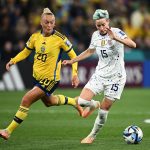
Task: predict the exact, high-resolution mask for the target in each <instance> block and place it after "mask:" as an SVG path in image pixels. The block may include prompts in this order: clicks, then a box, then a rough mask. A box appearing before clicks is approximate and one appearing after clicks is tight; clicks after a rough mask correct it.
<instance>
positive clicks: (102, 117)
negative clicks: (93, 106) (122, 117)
mask: <svg viewBox="0 0 150 150" xmlns="http://www.w3.org/2000/svg"><path fill="white" fill-rule="evenodd" d="M108 112H109V111H106V110H102V109H100V110H99V112H98V115H97V117H96V120H95V123H94V126H93V129H92V131H91V133H90V134H89V136H92V137H94V138H96V135H97V134H98V132H99V130H101V128H102V127H103V125H104V124H105V122H106V120H107V115H108Z"/></svg>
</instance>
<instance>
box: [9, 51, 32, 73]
mask: <svg viewBox="0 0 150 150" xmlns="http://www.w3.org/2000/svg"><path fill="white" fill-rule="evenodd" d="M31 52H32V51H31V50H28V49H27V48H24V50H23V51H21V52H20V53H19V54H17V56H15V57H14V58H12V59H11V60H10V61H9V62H8V63H7V64H6V69H7V70H8V71H9V70H10V67H11V66H12V65H14V64H16V63H17V62H19V61H21V60H24V59H25V58H27V57H28V56H29V55H30V53H31Z"/></svg>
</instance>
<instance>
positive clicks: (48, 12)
mask: <svg viewBox="0 0 150 150" xmlns="http://www.w3.org/2000/svg"><path fill="white" fill-rule="evenodd" d="M44 14H50V15H54V14H53V13H52V12H51V10H50V9H49V8H44V9H43V13H42V16H43V15H44Z"/></svg>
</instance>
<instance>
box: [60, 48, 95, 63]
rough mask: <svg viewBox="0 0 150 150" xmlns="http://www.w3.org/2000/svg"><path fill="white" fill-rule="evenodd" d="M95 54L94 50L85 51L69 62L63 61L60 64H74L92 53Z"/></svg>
mask: <svg viewBox="0 0 150 150" xmlns="http://www.w3.org/2000/svg"><path fill="white" fill-rule="evenodd" d="M94 52H95V49H87V50H85V51H84V52H82V53H81V54H80V55H78V56H77V57H75V58H73V59H71V60H64V61H63V62H62V64H63V65H67V64H68V65H71V64H73V63H75V62H79V61H81V60H84V59H86V58H88V57H90V56H91V55H92V54H93V53H94Z"/></svg>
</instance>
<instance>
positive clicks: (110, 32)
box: [107, 28, 116, 40]
mask: <svg viewBox="0 0 150 150" xmlns="http://www.w3.org/2000/svg"><path fill="white" fill-rule="evenodd" d="M107 33H108V35H109V36H110V38H111V39H112V40H114V39H115V37H116V35H115V33H113V32H112V30H111V28H107Z"/></svg>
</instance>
